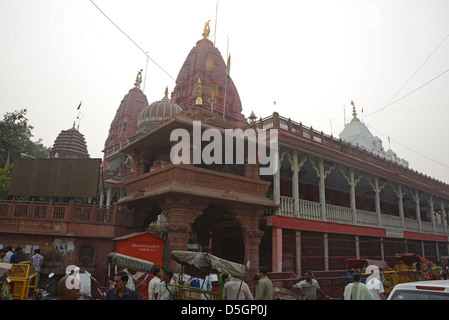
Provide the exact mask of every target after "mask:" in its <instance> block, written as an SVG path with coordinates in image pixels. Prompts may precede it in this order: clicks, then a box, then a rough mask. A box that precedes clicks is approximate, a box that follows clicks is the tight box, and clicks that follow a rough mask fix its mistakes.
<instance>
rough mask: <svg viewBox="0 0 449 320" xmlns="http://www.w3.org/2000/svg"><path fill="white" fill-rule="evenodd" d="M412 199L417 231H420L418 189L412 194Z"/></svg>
mask: <svg viewBox="0 0 449 320" xmlns="http://www.w3.org/2000/svg"><path fill="white" fill-rule="evenodd" d="M412 197H413V199H414V200H415V211H416V220H418V230H419V231H421V229H422V227H421V210H420V207H419V202H420V200H421V197H422V195H421V196H420V195H419V192H418V189H416V190H415V193H414V194H412Z"/></svg>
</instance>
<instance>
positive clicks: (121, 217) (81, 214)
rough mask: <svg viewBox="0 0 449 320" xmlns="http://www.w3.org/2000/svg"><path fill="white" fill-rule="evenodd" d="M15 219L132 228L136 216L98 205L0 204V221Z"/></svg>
mask: <svg viewBox="0 0 449 320" xmlns="http://www.w3.org/2000/svg"><path fill="white" fill-rule="evenodd" d="M5 218H13V219H23V220H34V221H60V222H72V223H89V224H100V225H118V226H124V227H128V226H132V225H133V223H134V212H133V211H131V210H128V209H125V208H123V207H121V206H117V205H114V206H97V205H96V204H75V203H74V202H72V201H71V202H69V203H54V202H52V201H50V202H35V201H26V202H24V201H15V200H10V201H0V219H5Z"/></svg>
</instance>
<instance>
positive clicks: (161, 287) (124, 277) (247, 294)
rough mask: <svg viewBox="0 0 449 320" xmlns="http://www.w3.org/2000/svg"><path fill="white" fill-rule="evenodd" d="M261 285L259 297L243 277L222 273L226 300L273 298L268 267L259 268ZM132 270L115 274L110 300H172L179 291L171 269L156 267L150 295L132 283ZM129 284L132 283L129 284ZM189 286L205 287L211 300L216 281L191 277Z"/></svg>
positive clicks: (108, 295) (204, 294)
mask: <svg viewBox="0 0 449 320" xmlns="http://www.w3.org/2000/svg"><path fill="white" fill-rule="evenodd" d="M256 275H257V277H258V279H259V280H258V285H257V287H256V292H255V297H253V294H252V293H251V290H250V289H249V286H248V284H246V283H245V282H243V281H241V280H240V279H236V278H232V277H231V276H230V275H229V274H227V273H222V274H221V275H220V276H221V279H222V281H223V299H225V300H272V299H273V284H272V282H271V280H270V279H269V278H268V277H267V268H266V267H263V266H262V267H259V269H258V271H257V273H256ZM130 276H131V275H130V273H129V272H127V271H120V272H118V273H116V274H115V275H114V280H113V284H114V286H113V287H112V288H111V289H109V290H108V291H107V293H106V296H105V299H106V300H169V299H172V298H173V296H175V295H176V294H177V286H176V283H177V277H176V276H174V275H173V272H172V271H170V270H162V269H161V268H160V267H154V268H153V278H152V279H151V280H150V281H149V283H148V294H147V295H146V296H145V295H144V294H142V291H140V292H139V291H138V290H137V289H138V288H139V287H140V286H137V287H136V288H133V287H132V285H129V284H128V281H129V279H130ZM127 284H128V285H127ZM184 285H185V286H191V287H194V288H197V289H200V290H201V292H202V293H201V299H205V300H206V299H209V298H210V297H206V293H207V292H210V291H212V282H211V279H210V277H209V276H205V277H204V279H203V278H197V277H194V276H191V277H189V278H188V279H187V280H186V281H185V282H184Z"/></svg>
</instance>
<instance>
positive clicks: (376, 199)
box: [374, 177, 382, 227]
mask: <svg viewBox="0 0 449 320" xmlns="http://www.w3.org/2000/svg"><path fill="white" fill-rule="evenodd" d="M374 192H375V196H374V204H375V206H376V213H377V220H378V222H379V227H382V213H381V212H380V188H379V178H378V177H374Z"/></svg>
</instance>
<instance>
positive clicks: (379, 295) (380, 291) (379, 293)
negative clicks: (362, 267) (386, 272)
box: [365, 276, 385, 300]
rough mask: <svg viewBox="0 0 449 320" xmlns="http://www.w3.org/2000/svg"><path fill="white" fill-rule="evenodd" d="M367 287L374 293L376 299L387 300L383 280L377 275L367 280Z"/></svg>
mask: <svg viewBox="0 0 449 320" xmlns="http://www.w3.org/2000/svg"><path fill="white" fill-rule="evenodd" d="M365 285H366V287H367V289H368V290H369V291H370V292H371V294H372V295H373V299H374V300H385V289H384V285H383V284H382V281H380V280H379V279H378V278H377V277H376V276H372V277H370V278H369V279H367V280H366V281H365Z"/></svg>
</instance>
